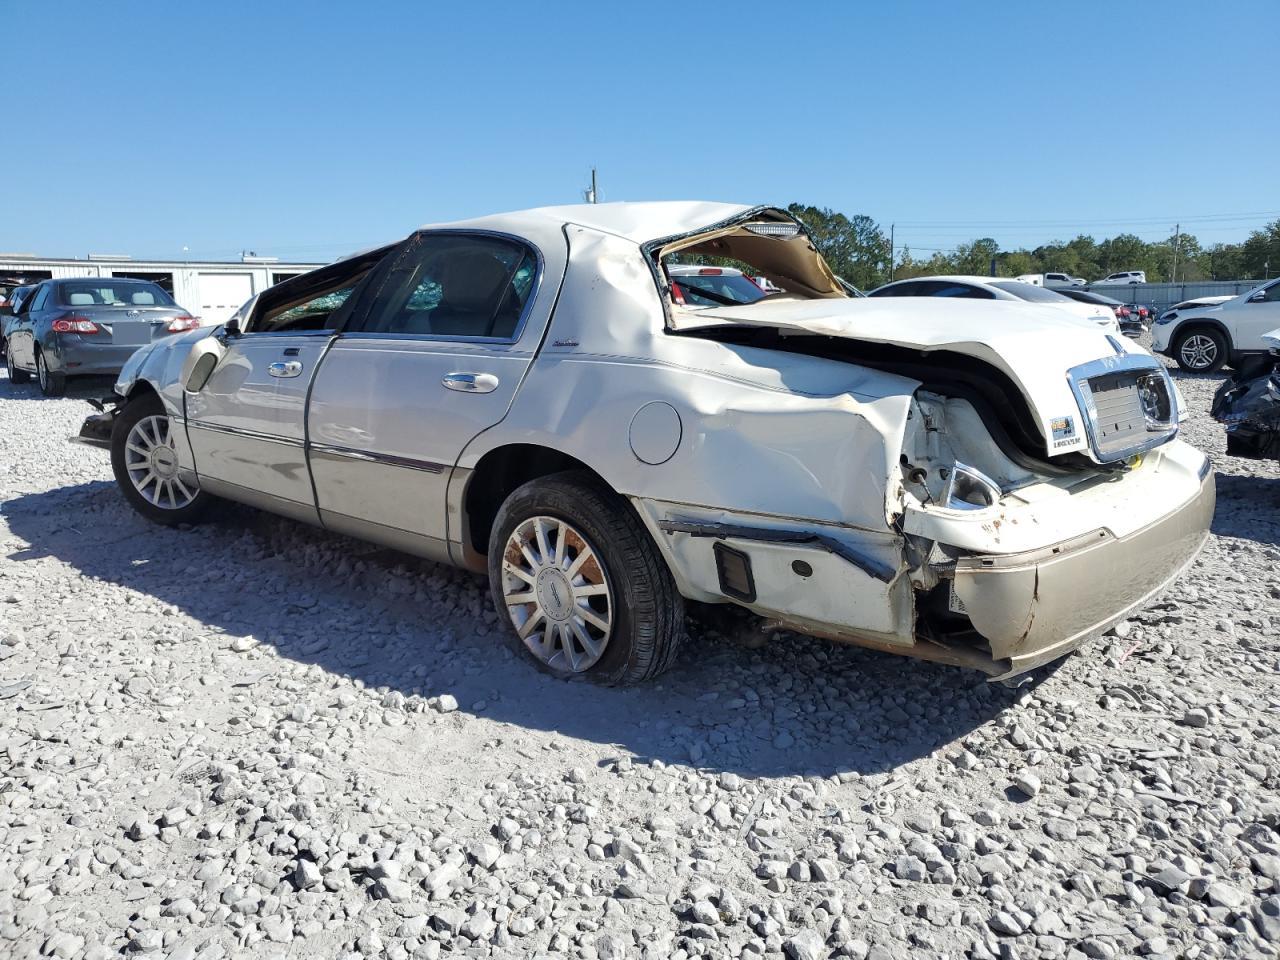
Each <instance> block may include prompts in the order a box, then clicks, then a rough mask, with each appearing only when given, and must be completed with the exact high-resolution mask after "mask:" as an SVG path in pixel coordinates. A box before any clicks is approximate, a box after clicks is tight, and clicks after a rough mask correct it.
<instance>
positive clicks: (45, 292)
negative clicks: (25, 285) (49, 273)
mask: <svg viewBox="0 0 1280 960" xmlns="http://www.w3.org/2000/svg"><path fill="white" fill-rule="evenodd" d="M50 289H51V288H50V286H49V284H47V283H45V284H41V285H40V290H39V291H38V292H37V293H36V295H35V298H34V299H33V300H32V301H31V310H43V309H44V305H45V302H46V301H47V300H48V299H49V290H50ZM27 312H28V313H29V312H31V311H30V310H29V311H27Z"/></svg>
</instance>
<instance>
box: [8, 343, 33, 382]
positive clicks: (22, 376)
mask: <svg viewBox="0 0 1280 960" xmlns="http://www.w3.org/2000/svg"><path fill="white" fill-rule="evenodd" d="M7 347H8V344H7V343H6V349H5V352H4V367H5V370H7V371H8V373H9V382H10V383H28V382H30V380H31V374H29V373H27V371H25V370H19V369H18V368H17V367H15V366H14V365H13V351H12V350H10V349H7Z"/></svg>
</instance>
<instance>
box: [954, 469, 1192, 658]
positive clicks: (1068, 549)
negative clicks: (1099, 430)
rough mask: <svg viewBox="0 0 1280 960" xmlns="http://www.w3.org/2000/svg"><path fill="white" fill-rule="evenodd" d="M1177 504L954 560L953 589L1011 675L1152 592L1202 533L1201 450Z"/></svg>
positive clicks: (1182, 563) (1180, 565)
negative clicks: (1189, 491) (1117, 529)
mask: <svg viewBox="0 0 1280 960" xmlns="http://www.w3.org/2000/svg"><path fill="white" fill-rule="evenodd" d="M1198 481H1199V486H1198V489H1196V490H1195V492H1194V495H1193V496H1192V497H1191V498H1190V499H1189V500H1187V501H1186V502H1184V503H1183V504H1182V505H1181V506H1179V507H1177V508H1176V509H1174V510H1171V511H1169V512H1168V513H1165V514H1164V515H1163V516H1161V517H1159V518H1158V519H1155V520H1153V521H1151V522H1149V523H1147V524H1146V525H1145V526H1142V527H1140V528H1138V529H1136V530H1133V531H1130V532H1128V533H1126V534H1124V535H1120V536H1117V535H1116V534H1115V533H1113V532H1112V531H1111V530H1110V529H1108V528H1106V527H1103V528H1100V529H1097V530H1094V531H1092V532H1090V533H1086V534H1083V535H1081V536H1078V537H1075V538H1073V539H1072V540H1069V541H1066V542H1064V543H1058V544H1054V545H1052V546H1046V547H1043V548H1040V549H1036V550H1029V551H1024V552H1020V553H1012V554H1002V555H995V556H991V555H987V556H984V555H975V556H971V557H966V558H964V559H962V560H960V561H959V562H958V563H957V564H956V571H955V592H956V596H957V597H959V599H960V600H961V601H962V602H963V604H964V606H965V608H966V612H967V613H968V616H969V619H970V621H971V622H972V624H973V626H974V629H975V630H977V631H978V633H980V634H982V636H983V637H984V638H985V639H986V640H987V642H988V643H989V644H990V647H991V655H992V658H993V659H994V660H995V661H996V662H997V663H1004V664H1007V669H1006V670H1005V672H1004V673H1002V674H1001V675H1000V676H1001V677H1008V676H1014V675H1016V674H1019V673H1024V672H1026V671H1028V670H1031V669H1034V668H1035V667H1037V666H1040V665H1041V664H1043V663H1048V662H1049V661H1051V660H1056V659H1057V658H1058V657H1061V656H1063V655H1064V654H1066V653H1069V652H1070V651H1072V650H1074V649H1075V648H1076V647H1078V646H1080V644H1082V643H1083V642H1084V641H1085V640H1087V639H1089V638H1090V637H1093V636H1096V635H1097V634H1099V633H1101V632H1103V631H1104V630H1106V629H1108V628H1109V627H1110V626H1112V625H1113V624H1115V623H1117V622H1118V621H1120V620H1123V619H1124V618H1125V617H1127V616H1128V615H1129V614H1130V613H1132V612H1133V611H1134V610H1135V609H1137V608H1138V607H1140V606H1142V604H1143V603H1145V602H1146V601H1147V600H1148V599H1150V598H1151V597H1152V596H1153V595H1154V594H1156V593H1159V592H1160V591H1161V590H1162V589H1164V588H1165V587H1166V586H1168V584H1169V583H1170V582H1171V581H1173V580H1174V579H1175V578H1176V577H1177V576H1178V575H1179V574H1180V573H1182V571H1183V570H1184V569H1186V567H1187V566H1189V565H1190V564H1191V562H1192V561H1194V560H1195V558H1196V555H1197V554H1198V553H1199V552H1200V548H1201V547H1202V546H1203V544H1204V542H1205V539H1206V538H1207V537H1208V535H1209V524H1210V522H1211V521H1212V519H1213V509H1214V502H1215V487H1214V480H1213V473H1212V470H1211V468H1210V465H1209V461H1208V459H1207V458H1206V459H1205V460H1204V464H1203V466H1202V467H1200V469H1199V471H1198Z"/></svg>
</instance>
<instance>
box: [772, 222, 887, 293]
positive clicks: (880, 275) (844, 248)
mask: <svg viewBox="0 0 1280 960" xmlns="http://www.w3.org/2000/svg"><path fill="white" fill-rule="evenodd" d="M787 211H788V212H789V213H790V214H791V215H792V216H794V217H795V218H796V219H798V220H799V221H800V222H801V223H803V224H804V225H805V229H806V230H807V231H808V232H809V237H810V238H811V239H812V240H813V244H814V246H815V247H817V248H818V252H819V253H821V254H822V256H823V258H824V259H825V260H826V261H827V264H828V265H829V266H830V267H831V269H832V270H833V271H835V274H836V276H838V277H842V278H843V279H845V280H847V281H849V282H850V283H852V284H853V285H854V286H856V287H860V288H861V289H863V290H870V289H871V288H873V287H878V286H880V284H882V283H884V282H885V280H886V279H888V275H889V238H888V237H887V236H885V233H884V231H883V230H881V229H880V227H879V225H878V224H877V223H876V222H875V221H874V220H873V219H871V218H870V217H868V216H865V215H863V214H854V215H853V216H851V217H848V216H845V215H844V214H843V213H837V212H836V211H835V210H831V209H830V208H828V207H810V206H805V205H804V204H800V203H793V204H791V205H790V206H789V207H787Z"/></svg>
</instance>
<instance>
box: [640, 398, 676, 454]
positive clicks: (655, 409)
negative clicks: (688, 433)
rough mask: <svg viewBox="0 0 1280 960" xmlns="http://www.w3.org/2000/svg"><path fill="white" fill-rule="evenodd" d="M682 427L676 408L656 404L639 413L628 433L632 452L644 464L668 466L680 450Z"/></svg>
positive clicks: (651, 402)
mask: <svg viewBox="0 0 1280 960" xmlns="http://www.w3.org/2000/svg"><path fill="white" fill-rule="evenodd" d="M681 431H682V427H681V423H680V414H679V413H677V412H676V408H675V407H673V406H671V404H669V403H667V402H665V401H663V400H653V401H650V402H649V403H646V404H645V405H644V406H643V407H641V408H640V409H639V410H637V411H636V415H635V416H634V417H632V418H631V427H630V429H629V430H628V431H627V434H628V438H629V439H630V440H631V452H632V453H634V454H635V455H636V459H638V460H640V461H641V462H642V463H648V464H651V465H655V466H656V465H657V464H660V463H666V462H667V461H668V460H670V459H671V458H672V457H673V456H674V455H675V452H676V448H677V447H679V446H680V435H681Z"/></svg>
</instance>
